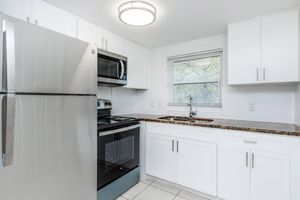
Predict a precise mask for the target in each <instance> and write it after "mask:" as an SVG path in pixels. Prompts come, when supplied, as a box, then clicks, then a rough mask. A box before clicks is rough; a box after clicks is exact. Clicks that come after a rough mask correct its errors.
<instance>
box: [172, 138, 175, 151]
mask: <svg viewBox="0 0 300 200" xmlns="http://www.w3.org/2000/svg"><path fill="white" fill-rule="evenodd" d="M174 142H175V141H174V140H172V151H174Z"/></svg>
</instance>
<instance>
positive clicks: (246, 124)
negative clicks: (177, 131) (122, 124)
mask: <svg viewBox="0 0 300 200" xmlns="http://www.w3.org/2000/svg"><path fill="white" fill-rule="evenodd" d="M164 116H165V115H152V114H128V115H126V117H132V118H136V119H139V120H141V121H149V122H161V123H168V124H180V125H188V126H200V127H209V128H220V129H229V130H241V131H251V132H259V133H268V134H277V135H291V136H300V127H299V126H296V125H294V124H286V123H273V122H257V121H246V120H231V119H219V118H211V119H213V120H214V121H212V122H201V123H199V122H196V123H195V122H188V121H185V122H183V121H170V120H165V119H159V118H160V117H164Z"/></svg>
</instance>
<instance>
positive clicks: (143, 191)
mask: <svg viewBox="0 0 300 200" xmlns="http://www.w3.org/2000/svg"><path fill="white" fill-rule="evenodd" d="M141 183H143V182H141ZM143 184H145V183H143ZM145 185H147V187H145V188H144V189H142V190H141V191H140V192H138V193H137V194H136V195H135V196H134V197H133V198H132V199H131V200H134V199H135V198H136V197H137V196H138V195H139V194H141V193H142V192H144V191H145V190H146V189H147V188H148V187H150V185H151V184H149V185H148V184H145Z"/></svg>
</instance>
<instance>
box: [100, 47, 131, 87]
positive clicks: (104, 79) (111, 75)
mask: <svg viewBox="0 0 300 200" xmlns="http://www.w3.org/2000/svg"><path fill="white" fill-rule="evenodd" d="M126 84H127V57H125V56H121V55H118V54H115V53H111V52H108V51H104V50H101V49H98V85H103V86H124V85H126Z"/></svg>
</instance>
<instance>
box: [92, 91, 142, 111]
mask: <svg viewBox="0 0 300 200" xmlns="http://www.w3.org/2000/svg"><path fill="white" fill-rule="evenodd" d="M97 98H101V99H108V100H110V101H111V102H112V105H113V109H112V114H114V115H122V114H128V113H136V112H138V110H137V106H135V105H136V103H137V91H136V90H133V89H128V88H120V87H114V88H110V87H102V86H98V91H97Z"/></svg>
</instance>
